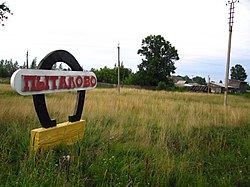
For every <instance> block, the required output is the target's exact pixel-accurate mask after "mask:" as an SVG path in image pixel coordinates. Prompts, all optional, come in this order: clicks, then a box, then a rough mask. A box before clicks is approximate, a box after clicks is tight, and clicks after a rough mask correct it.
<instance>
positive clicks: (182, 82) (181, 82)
mask: <svg viewBox="0 0 250 187" xmlns="http://www.w3.org/2000/svg"><path fill="white" fill-rule="evenodd" d="M186 83H187V81H178V82H177V83H176V84H186Z"/></svg>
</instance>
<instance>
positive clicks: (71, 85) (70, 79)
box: [68, 76, 76, 89]
mask: <svg viewBox="0 0 250 187" xmlns="http://www.w3.org/2000/svg"><path fill="white" fill-rule="evenodd" d="M75 87H76V84H75V82H74V77H71V76H70V77H69V87H68V88H69V89H72V88H75Z"/></svg>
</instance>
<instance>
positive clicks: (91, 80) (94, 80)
mask: <svg viewBox="0 0 250 187" xmlns="http://www.w3.org/2000/svg"><path fill="white" fill-rule="evenodd" d="M90 83H91V87H95V86H96V83H97V81H96V78H95V77H94V76H91V78H90Z"/></svg>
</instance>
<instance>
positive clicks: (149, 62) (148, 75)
mask: <svg viewBox="0 0 250 187" xmlns="http://www.w3.org/2000/svg"><path fill="white" fill-rule="evenodd" d="M138 54H139V55H141V56H143V59H142V63H141V64H139V65H138V68H139V71H138V72H137V75H136V76H137V78H138V79H139V80H137V83H138V84H140V85H142V86H157V85H158V83H159V82H165V83H167V84H168V83H169V81H171V79H170V75H171V73H175V69H176V67H175V66H174V63H175V61H176V60H179V56H178V52H177V50H176V49H175V47H174V46H172V45H171V43H170V42H169V41H166V40H165V39H164V38H163V37H162V36H161V35H150V36H147V37H146V38H145V39H143V40H142V45H141V49H139V50H138Z"/></svg>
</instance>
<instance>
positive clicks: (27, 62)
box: [26, 50, 29, 69]
mask: <svg viewBox="0 0 250 187" xmlns="http://www.w3.org/2000/svg"><path fill="white" fill-rule="evenodd" d="M26 69H29V50H27V53H26Z"/></svg>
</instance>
